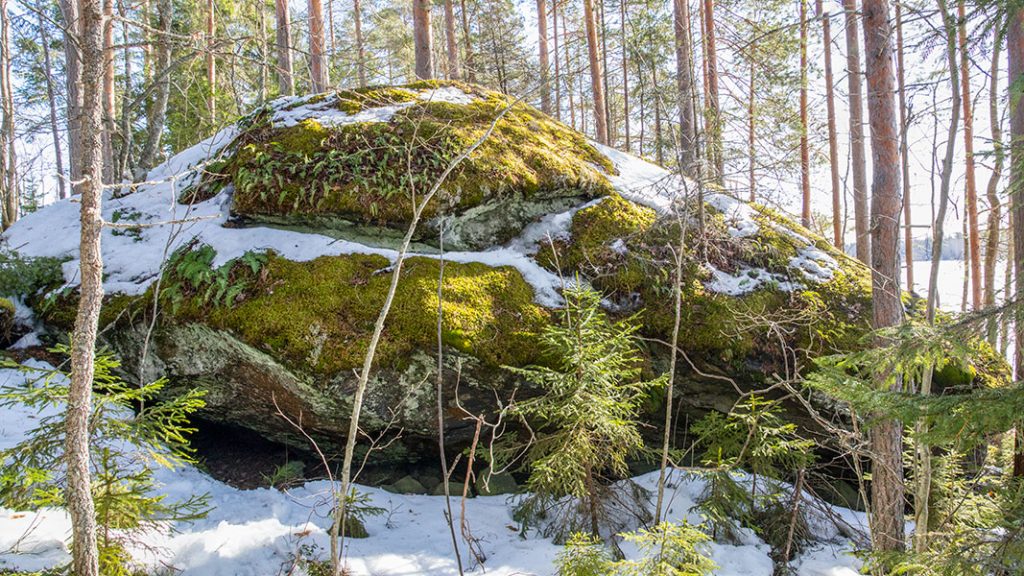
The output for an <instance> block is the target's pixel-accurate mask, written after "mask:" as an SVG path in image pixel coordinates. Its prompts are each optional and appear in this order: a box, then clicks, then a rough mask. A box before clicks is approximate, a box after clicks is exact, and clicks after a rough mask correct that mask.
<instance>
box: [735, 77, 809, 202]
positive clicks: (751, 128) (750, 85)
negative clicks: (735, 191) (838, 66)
mask: <svg viewBox="0 0 1024 576" xmlns="http://www.w3.org/2000/svg"><path fill="white" fill-rule="evenodd" d="M756 74H757V66H756V65H755V64H754V59H753V58H751V59H750V70H748V73H747V76H748V78H747V158H748V161H749V162H748V164H747V186H748V187H749V193H750V201H751V202H754V201H756V200H757V180H756V176H755V172H756V168H757V150H756V149H755V148H754V143H755V142H756V139H757V132H756V127H757V122H756V117H755V115H754V114H755V111H756V107H755V105H756V97H755V95H756V93H755V92H754V84H755V80H756ZM801 101H802V100H801ZM801 142H802V140H801Z"/></svg>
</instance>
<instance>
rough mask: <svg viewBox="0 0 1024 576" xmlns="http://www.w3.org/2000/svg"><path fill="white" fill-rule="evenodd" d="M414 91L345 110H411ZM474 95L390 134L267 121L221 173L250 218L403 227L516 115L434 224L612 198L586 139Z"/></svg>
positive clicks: (525, 109)
mask: <svg viewBox="0 0 1024 576" xmlns="http://www.w3.org/2000/svg"><path fill="white" fill-rule="evenodd" d="M438 85H440V84H438ZM460 86H461V85H460ZM416 89H419V88H418V85H411V86H410V87H406V88H387V89H385V88H376V89H372V90H368V91H365V92H351V93H343V94H348V95H347V96H345V97H344V98H343V99H342V100H341V102H356V104H357V105H359V106H364V105H371V104H372V105H377V103H379V102H385V101H386V102H391V101H394V100H396V99H398V100H402V101H408V100H403V99H407V98H410V97H411V96H410V95H413V94H414V93H413V92H412V91H411V90H416ZM468 89H469V90H472V92H473V93H474V94H475V95H477V96H478V98H477V99H476V100H474V101H473V102H471V103H468V104H453V103H449V102H441V101H419V102H417V103H415V104H413V105H411V106H408V107H406V108H404V109H402V110H400V111H399V112H397V113H396V114H395V115H394V116H393V117H392V119H391V120H390V121H388V122H367V123H360V124H346V125H341V126H336V127H330V128H325V127H324V126H321V125H320V124H319V123H317V122H316V121H315V120H307V121H305V122H302V123H299V124H298V125H296V126H292V127H287V128H281V127H273V126H272V125H270V123H269V114H265V115H264V117H263V118H262V120H260V119H255V120H254V121H253V126H252V127H251V128H249V129H248V130H247V131H246V132H245V133H244V134H243V135H242V136H241V137H240V138H239V141H238V145H237V149H236V152H235V154H234V156H233V157H232V158H230V159H229V161H228V162H227V164H226V166H225V168H224V171H223V174H224V177H226V178H229V179H230V180H232V181H233V182H234V184H235V196H234V205H233V210H234V211H235V212H236V213H238V214H240V215H244V216H250V217H260V216H304V215H313V216H322V215H332V216H335V217H338V218H342V219H347V220H349V221H351V222H354V223H356V224H362V225H383V226H391V227H400V226H404V225H405V224H406V223H407V222H408V220H409V218H410V216H411V214H412V206H413V204H412V199H413V198H414V197H421V196H422V194H423V193H425V192H426V191H427V190H428V189H429V188H430V187H431V186H432V185H433V184H434V183H435V182H437V181H438V180H439V178H440V176H441V174H442V173H443V172H444V170H445V169H446V168H447V166H448V165H449V164H450V163H451V162H452V160H453V159H454V158H456V157H457V156H458V155H459V154H460V153H461V152H463V151H464V150H466V149H468V148H469V147H470V146H471V145H472V144H473V143H474V142H476V141H477V140H478V139H479V138H480V136H482V135H483V134H484V133H485V132H486V131H487V130H488V128H489V127H490V126H491V124H492V123H493V122H494V121H495V119H496V118H497V117H498V115H499V114H501V112H502V110H504V109H505V108H507V107H509V106H511V109H509V110H508V111H507V112H506V113H505V114H504V116H502V117H501V119H500V120H498V121H497V124H496V125H495V127H494V130H493V132H492V133H491V135H490V136H489V137H488V138H487V139H486V140H485V141H484V142H483V143H482V145H480V146H479V148H477V149H476V150H475V151H474V152H473V153H472V154H471V155H470V156H469V157H468V158H467V159H466V160H464V161H463V162H462V163H461V164H460V165H459V166H458V167H457V168H456V169H455V170H454V171H453V172H452V173H451V174H450V175H449V176H448V178H447V180H446V181H445V184H444V185H443V187H442V192H443V193H442V194H440V195H439V197H438V198H436V199H435V201H434V202H433V203H432V204H431V205H430V206H428V207H427V210H426V211H425V214H424V215H425V216H426V217H428V218H429V217H431V216H433V215H435V214H437V213H438V211H439V210H440V209H441V208H442V207H444V208H445V210H446V212H447V213H449V214H452V213H460V212H463V211H465V210H468V209H470V208H473V207H476V206H480V205H481V204H484V203H486V202H488V201H491V200H498V199H503V198H509V197H515V198H523V199H526V200H530V199H533V198H547V197H565V196H578V197H582V198H589V197H597V196H601V195H604V194H608V193H610V192H611V185H610V183H609V182H608V180H607V178H606V177H605V176H604V173H605V172H614V170H615V168H614V166H613V165H612V163H611V162H610V160H608V158H606V157H605V156H604V155H603V154H601V153H600V152H598V150H597V149H596V148H594V147H593V146H592V145H591V144H590V143H589V142H587V140H586V138H585V137H584V136H583V135H581V134H579V133H577V132H575V131H573V130H571V129H570V128H568V127H566V126H565V125H563V124H561V123H559V122H557V121H555V120H552V119H551V118H549V117H548V116H546V115H544V114H542V113H541V112H539V111H537V110H535V109H533V108H531V107H529V106H527V105H525V104H522V103H513V101H512V100H510V99H509V98H507V97H505V96H503V95H500V94H498V93H495V92H490V91H485V90H482V89H479V88H468ZM356 104H354V105H356ZM354 105H353V106H354Z"/></svg>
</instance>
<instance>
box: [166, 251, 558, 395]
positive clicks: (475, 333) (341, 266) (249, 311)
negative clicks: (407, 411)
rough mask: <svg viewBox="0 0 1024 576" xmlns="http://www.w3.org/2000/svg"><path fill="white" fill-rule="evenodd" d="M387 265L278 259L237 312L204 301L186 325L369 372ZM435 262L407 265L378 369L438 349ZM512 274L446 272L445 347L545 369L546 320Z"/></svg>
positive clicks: (286, 357)
mask: <svg viewBox="0 0 1024 576" xmlns="http://www.w3.org/2000/svg"><path fill="white" fill-rule="evenodd" d="M388 266H389V262H388V261H387V260H386V259H385V258H382V257H380V256H365V255H351V256H323V257H320V258H317V259H315V260H312V261H309V262H292V261H289V260H286V259H284V258H280V257H277V256H273V255H271V256H270V257H269V259H268V261H267V263H266V266H265V267H264V269H263V270H262V271H261V273H260V276H261V278H260V280H259V282H258V283H257V284H256V285H255V286H254V287H253V288H252V289H251V290H248V291H247V292H246V294H245V295H244V297H241V298H240V301H239V302H237V303H235V304H233V305H230V306H215V305H210V304H209V303H202V302H200V301H199V300H198V299H196V298H192V299H190V300H188V301H186V302H185V303H184V304H183V305H182V306H180V307H179V309H178V312H177V314H176V317H177V319H178V320H187V321H200V322H202V323H204V324H207V325H209V326H211V327H214V328H219V329H225V330H230V331H232V332H233V333H235V334H236V335H237V336H239V337H240V338H241V339H242V340H243V341H245V342H247V343H249V344H250V345H252V346H255V347H257V348H260V349H262V350H264V351H267V352H269V353H270V354H271V355H272V356H274V357H275V358H278V359H280V360H281V361H282V362H284V363H285V364H286V365H289V366H292V367H297V368H300V369H308V370H311V371H313V372H315V373H319V374H326V375H335V374H340V373H342V372H347V371H350V370H352V369H354V368H356V367H358V366H360V365H361V363H362V359H363V356H364V354H365V352H366V346H367V344H368V341H369V336H370V333H371V332H372V330H373V323H374V321H375V320H376V318H377V314H378V312H379V311H380V308H381V305H382V304H383V301H384V297H385V295H386V292H387V287H388V284H389V282H390V275H389V274H388V273H386V270H385V269H386V268H387V267H388ZM438 266H439V263H438V261H437V260H434V259H430V258H422V257H417V258H410V259H409V260H407V261H406V263H405V266H404V269H403V275H402V279H401V283H400V285H399V289H398V293H397V294H396V297H395V301H394V304H393V306H392V309H391V314H390V315H389V317H388V323H387V326H386V328H385V330H384V334H383V338H382V340H381V343H380V345H379V347H378V350H377V364H378V366H381V367H395V366H397V365H400V364H401V363H402V362H403V359H404V358H407V357H408V356H409V355H410V354H411V353H412V352H414V351H416V350H424V349H430V347H431V346H432V345H434V342H436V338H437V336H436V331H437V278H438ZM533 297H534V294H533V289H532V288H531V287H530V285H529V284H527V283H526V282H525V280H523V278H522V276H521V275H520V274H519V272H518V271H517V270H515V269H514V268H508V267H502V268H492V267H489V266H486V265H484V264H477V263H469V264H459V263H450V262H449V263H447V264H446V265H445V274H444V306H443V323H442V338H443V340H444V342H445V344H447V345H449V346H452V347H453V348H455V349H457V350H459V351H462V352H465V353H468V354H470V355H472V356H474V357H476V358H478V359H480V360H481V361H482V362H484V363H485V364H489V365H494V366H497V365H502V364H511V365H525V364H529V363H531V362H535V361H537V360H538V352H537V346H536V335H537V334H538V333H539V331H540V330H541V329H542V327H543V326H544V324H545V323H546V322H547V321H548V312H547V311H546V310H544V309H543V308H541V307H540V306H538V305H536V304H535V303H534V301H533Z"/></svg>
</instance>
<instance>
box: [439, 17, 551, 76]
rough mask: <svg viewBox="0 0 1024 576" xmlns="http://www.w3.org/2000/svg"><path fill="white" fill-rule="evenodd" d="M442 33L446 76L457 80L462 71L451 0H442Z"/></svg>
mask: <svg viewBox="0 0 1024 576" xmlns="http://www.w3.org/2000/svg"><path fill="white" fill-rule="evenodd" d="M537 1H538V3H539V2H541V1H543V0H537ZM444 34H445V40H446V41H447V48H448V76H449V77H450V78H451V79H452V80H458V79H459V78H461V77H462V72H461V71H460V70H459V47H458V45H457V44H456V42H455V6H454V5H453V4H452V0H444Z"/></svg>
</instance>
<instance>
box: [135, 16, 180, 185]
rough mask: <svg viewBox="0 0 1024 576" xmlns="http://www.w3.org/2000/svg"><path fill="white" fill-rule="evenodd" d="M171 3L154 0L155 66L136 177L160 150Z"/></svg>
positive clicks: (168, 86) (168, 87)
mask: <svg viewBox="0 0 1024 576" xmlns="http://www.w3.org/2000/svg"><path fill="white" fill-rule="evenodd" d="M173 9H174V8H173V4H172V2H171V0H157V4H156V11H157V28H158V30H159V33H158V35H157V39H156V51H155V52H156V54H155V60H156V62H155V65H156V71H155V72H154V74H153V77H154V88H153V101H152V102H151V103H150V106H149V110H148V112H147V114H146V143H145V145H144V146H143V147H142V156H140V157H139V172H140V174H137V175H136V179H139V178H141V177H144V176H145V171H146V170H148V169H150V168H152V167H153V165H154V164H155V162H156V159H157V154H158V153H159V152H160V139H161V137H162V136H163V132H164V117H165V116H166V115H167V99H168V97H169V96H170V93H171V78H170V74H168V73H167V69H168V68H169V67H170V65H171V45H170V43H171V38H170V34H171V24H172V21H173V19H174V18H173V13H172V11H173Z"/></svg>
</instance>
